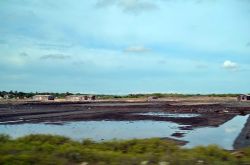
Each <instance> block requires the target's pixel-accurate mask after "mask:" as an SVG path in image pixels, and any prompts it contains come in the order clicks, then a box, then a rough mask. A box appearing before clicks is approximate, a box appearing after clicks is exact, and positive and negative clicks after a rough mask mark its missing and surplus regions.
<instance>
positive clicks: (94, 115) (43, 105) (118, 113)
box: [0, 100, 250, 129]
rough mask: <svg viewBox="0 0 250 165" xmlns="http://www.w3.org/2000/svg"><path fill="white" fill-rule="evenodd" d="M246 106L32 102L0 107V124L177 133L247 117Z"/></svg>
mask: <svg viewBox="0 0 250 165" xmlns="http://www.w3.org/2000/svg"><path fill="white" fill-rule="evenodd" d="M148 112H153V113H155V112H156V113H161V112H171V113H190V114H199V115H198V116H194V117H185V118H183V117H166V116H156V115H143V113H148ZM249 113H250V104H245V103H244V104H241V103H238V102H207V103H197V102H188V103H187V102H186V101H163V100H160V101H133V102H128V101H93V102H65V101H60V102H32V101H21V102H20V101H19V102H15V101H11V102H5V103H3V102H2V103H0V124H6V123H8V124H10V123H37V122H54V123H63V122H67V121H86V120H119V121H121V120H129V121H133V120H155V121H172V122H175V123H178V124H182V125H189V126H187V127H183V128H181V129H192V128H194V127H202V126H219V125H221V124H223V123H224V122H226V121H228V120H230V119H232V118H233V117H234V116H235V115H238V114H241V115H245V114H249Z"/></svg>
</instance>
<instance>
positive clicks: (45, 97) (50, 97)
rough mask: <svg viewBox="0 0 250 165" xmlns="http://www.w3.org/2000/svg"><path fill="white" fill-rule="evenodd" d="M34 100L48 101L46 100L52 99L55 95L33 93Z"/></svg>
mask: <svg viewBox="0 0 250 165" xmlns="http://www.w3.org/2000/svg"><path fill="white" fill-rule="evenodd" d="M32 99H33V100H35V101H48V100H54V99H55V97H54V96H52V95H35V96H33V97H32Z"/></svg>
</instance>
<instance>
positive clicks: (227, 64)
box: [222, 60, 238, 70]
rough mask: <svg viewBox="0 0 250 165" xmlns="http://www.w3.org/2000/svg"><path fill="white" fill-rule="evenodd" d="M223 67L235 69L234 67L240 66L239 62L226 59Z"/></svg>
mask: <svg viewBox="0 0 250 165" xmlns="http://www.w3.org/2000/svg"><path fill="white" fill-rule="evenodd" d="M222 67H223V68H225V69H230V70H234V69H236V68H238V64H237V63H235V62H232V61H230V60H226V61H224V63H223V65H222Z"/></svg>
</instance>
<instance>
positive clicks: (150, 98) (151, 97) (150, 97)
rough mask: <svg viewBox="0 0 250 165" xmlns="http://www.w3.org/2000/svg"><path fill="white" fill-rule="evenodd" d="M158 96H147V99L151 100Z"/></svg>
mask: <svg viewBox="0 0 250 165" xmlns="http://www.w3.org/2000/svg"><path fill="white" fill-rule="evenodd" d="M157 99H158V97H157V96H149V97H148V101H153V100H157Z"/></svg>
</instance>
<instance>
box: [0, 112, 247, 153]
mask: <svg viewBox="0 0 250 165" xmlns="http://www.w3.org/2000/svg"><path fill="white" fill-rule="evenodd" d="M247 118H248V116H236V117H234V118H233V119H232V120H230V121H228V122H226V123H224V124H222V125H221V126H219V127H201V128H197V129H194V130H187V131H182V130H179V127H180V126H183V125H178V124H176V123H172V122H165V121H78V122H69V123H65V124H63V125H55V124H46V123H38V124H4V125H0V133H2V134H8V135H10V136H12V137H14V138H17V137H21V136H25V135H29V134H54V135H63V136H67V137H70V138H72V139H75V140H82V139H85V138H88V139H93V140H97V141H100V140H111V139H133V138H152V137H171V134H173V133H175V132H184V133H186V134H185V136H184V137H182V138H180V140H185V141H188V142H189V143H188V144H187V145H186V146H185V147H193V146H197V145H209V144H217V145H219V146H221V147H223V148H225V149H232V145H233V142H234V140H235V139H236V137H237V136H238V135H239V133H240V132H241V130H242V128H243V127H244V124H245V122H246V120H247Z"/></svg>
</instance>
